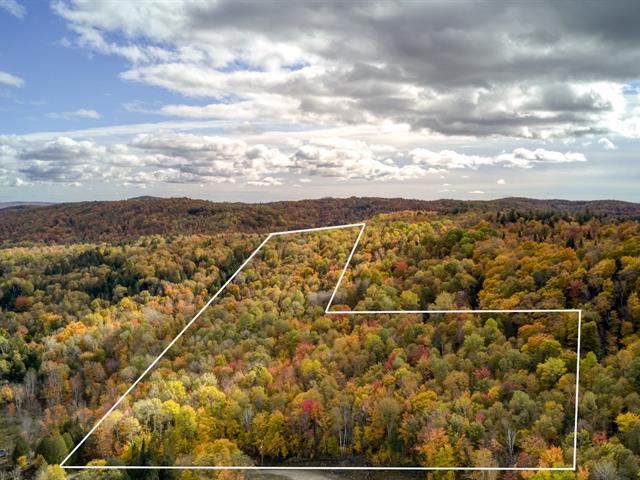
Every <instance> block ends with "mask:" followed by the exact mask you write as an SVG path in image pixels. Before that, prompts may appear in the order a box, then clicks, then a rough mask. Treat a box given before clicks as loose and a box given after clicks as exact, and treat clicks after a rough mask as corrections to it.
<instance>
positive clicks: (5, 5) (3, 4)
mask: <svg viewBox="0 0 640 480" xmlns="http://www.w3.org/2000/svg"><path fill="white" fill-rule="evenodd" d="M0 9H2V10H5V11H7V12H9V13H10V14H11V15H13V16H14V17H18V18H22V17H24V16H25V15H26V14H27V9H26V8H24V6H23V5H21V4H19V3H18V2H17V1H16V0H0Z"/></svg>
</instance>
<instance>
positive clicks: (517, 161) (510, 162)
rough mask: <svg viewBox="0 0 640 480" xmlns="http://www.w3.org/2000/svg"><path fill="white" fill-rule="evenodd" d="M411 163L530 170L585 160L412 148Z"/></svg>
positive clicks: (543, 153)
mask: <svg viewBox="0 0 640 480" xmlns="http://www.w3.org/2000/svg"><path fill="white" fill-rule="evenodd" d="M409 156H410V157H411V160H412V161H413V163H415V164H417V165H429V166H433V167H443V168H448V169H450V168H454V169H457V168H472V169H477V168H479V167H481V166H487V165H504V166H513V167H523V168H530V167H532V166H533V165H534V164H538V163H569V162H585V161H586V160H587V159H586V157H585V156H584V154H582V153H576V152H566V153H562V152H556V151H550V150H545V149H542V148H537V149H535V150H529V149H526V148H516V149H515V150H513V151H512V152H510V153H501V154H499V155H494V156H486V155H468V154H464V153H458V152H455V151H453V150H441V151H439V152H434V151H432V150H428V149H426V148H414V149H413V150H411V151H410V152H409Z"/></svg>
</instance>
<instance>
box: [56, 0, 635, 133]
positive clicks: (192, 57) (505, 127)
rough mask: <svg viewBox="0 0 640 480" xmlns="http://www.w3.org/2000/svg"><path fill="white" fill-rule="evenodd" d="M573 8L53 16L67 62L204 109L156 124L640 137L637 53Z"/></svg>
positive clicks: (98, 6) (105, 8)
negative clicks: (60, 22) (102, 68)
mask: <svg viewBox="0 0 640 480" xmlns="http://www.w3.org/2000/svg"><path fill="white" fill-rule="evenodd" d="M624 6H625V8H628V9H629V11H627V12H626V13H627V14H629V15H632V14H633V13H634V11H633V10H632V9H631V7H628V6H626V4H625V5H624ZM577 8H579V7H577V6H575V5H574V4H572V3H564V4H563V5H561V6H560V7H558V6H555V5H554V8H549V7H548V5H546V4H540V5H538V4H522V5H520V4H519V5H516V6H513V7H512V8H508V9H505V8H501V7H499V6H497V5H494V4H492V3H490V2H489V3H482V2H481V3H474V4H471V5H469V4H464V5H463V4H458V3H456V2H446V3H443V4H441V5H437V6H434V5H433V4H430V3H420V2H418V3H414V4H410V5H403V8H393V6H390V7H389V8H387V7H380V8H372V9H363V8H362V7H361V5H360V4H358V3H357V2H356V3H349V4H343V3H339V2H338V3H331V2H329V3H328V4H327V5H325V6H323V8H322V9H317V8H315V7H314V6H313V5H312V4H308V3H307V2H298V3H296V4H295V5H288V7H287V15H282V14H281V13H279V12H278V11H277V9H274V8H273V7H272V6H271V5H268V4H263V3H259V2H258V3H255V2H251V3H243V2H240V3H237V2H236V3H234V2H231V3H229V2H225V1H223V0H221V1H218V2H197V3H195V4H194V3H191V2H183V1H173V2H170V3H166V2H157V1H145V2H136V3H135V4H131V5H123V4H122V2H80V1H74V0H57V1H55V2H54V4H53V9H54V11H55V12H57V13H58V14H59V15H60V16H61V17H62V18H64V19H65V20H66V22H67V24H68V27H69V28H70V30H71V32H72V33H73V36H72V37H71V39H68V42H70V43H71V44H72V45H73V46H76V47H80V48H84V49H88V50H90V51H92V52H98V53H101V54H105V55H118V56H121V57H123V58H125V59H126V60H127V61H128V62H129V66H128V67H127V69H126V70H125V71H123V72H121V78H122V79H124V80H126V81H131V82H139V83H143V84H146V85H154V86H157V87H161V88H164V89H167V90H169V91H172V92H176V93H178V94H181V95H183V96H185V97H189V98H191V99H195V100H197V102H198V104H195V105H194V104H185V103H176V104H172V105H165V106H163V107H159V108H155V110H156V112H158V113H161V114H164V115H168V116H173V117H181V118H190V119H228V120H234V121H246V120H250V121H252V122H256V121H271V122H278V123H290V124H296V125H299V124H300V123H306V124H314V125H324V126H329V125H330V126H336V125H403V126H408V127H410V128H411V129H412V130H413V131H415V132H422V133H425V132H426V133H433V132H437V133H439V134H442V135H447V136H452V137H453V136H470V137H495V136H512V137H523V138H535V139H551V138H561V139H567V138H571V137H574V136H584V135H598V136H601V135H605V134H608V133H610V132H616V133H618V134H619V135H626V136H638V135H640V123H638V120H637V118H635V117H636V116H634V115H633V104H632V102H631V101H630V99H629V96H628V95H627V94H626V93H625V86H626V84H627V83H628V82H630V81H632V80H633V79H635V78H637V71H636V70H634V67H633V66H634V65H637V64H640V50H638V49H637V41H638V39H637V38H636V37H634V35H633V33H631V32H627V31H624V32H619V31H616V32H615V34H611V35H607V34H605V33H603V32H606V31H607V30H608V29H610V28H611V25H610V23H612V22H609V23H607V16H606V15H602V14H601V13H600V11H599V10H598V9H593V11H591V10H589V11H585V10H584V9H581V10H580V11H576V9H577ZM620 8H622V7H620ZM623 14H624V13H621V14H620V15H623ZM576 16H579V17H580V18H581V19H583V21H573V20H572V19H574V18H575V17H576ZM585 17H587V18H586V19H585ZM445 26H446V28H444V27H445ZM585 26H589V27H588V28H587V27H585ZM542 31H544V32H562V35H558V34H549V35H543V34H541V33H540V32H542ZM454 32H455V33H454ZM627 37H629V38H627ZM622 39H624V40H625V41H622ZM478 58H482V59H483V61H482V62H478Z"/></svg>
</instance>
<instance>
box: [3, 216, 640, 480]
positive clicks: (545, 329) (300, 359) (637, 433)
mask: <svg viewBox="0 0 640 480" xmlns="http://www.w3.org/2000/svg"><path fill="white" fill-rule="evenodd" d="M516 206H517V205H516ZM37 208H38V209H40V208H51V207H37ZM58 208H59V207H58ZM392 210H393V209H392ZM596 210H597V209H595V208H594V209H590V210H581V211H578V210H577V211H560V210H541V209H522V210H521V209H518V208H498V207H496V206H494V207H493V208H478V207H477V206H475V205H469V206H467V207H466V208H460V209H455V210H448V211H433V210H431V211H429V210H422V209H411V210H405V211H397V212H395V211H391V212H388V213H376V214H374V215H373V216H371V218H369V217H361V218H358V219H356V220H364V221H366V223H367V228H366V230H365V233H364V235H363V237H362V240H361V241H360V243H359V245H358V248H357V250H356V252H355V254H354V256H353V258H352V261H351V262H350V265H349V268H348V269H347V272H346V275H345V277H344V279H343V281H342V283H341V285H340V288H339V289H338V291H337V294H336V297H335V299H334V301H333V306H332V308H333V309H336V310H353V311H357V310H396V309H398V310H416V309H419V310H450V309H456V310H457V309H463V310H464V309H580V310H582V323H581V352H580V353H581V355H580V357H579V358H578V356H577V339H578V321H577V316H576V314H575V313H571V312H565V313H557V312H556V313H535V314H533V313H514V314H506V313H494V314H491V313H482V314H470V313H462V314H432V313H424V314H409V313H407V314H399V315H398V314H395V315H391V314H365V315H362V314H360V315H349V314H342V315H335V314H333V315H332V314H326V313H325V307H326V305H327V302H328V300H329V298H330V296H331V292H332V290H333V287H334V286H335V285H336V282H337V281H338V277H339V276H340V273H341V271H342V268H343V266H344V265H345V262H346V260H347V257H348V255H349V251H350V249H351V247H352V245H353V243H354V241H355V238H356V236H357V234H358V230H357V229H338V230H329V231H325V232H315V233H307V234H295V235H287V236H281V237H277V238H273V239H271V240H270V241H269V242H267V243H266V244H265V245H264V247H263V248H262V249H261V250H260V252H259V253H258V254H257V255H256V256H255V257H254V258H253V259H252V260H251V261H250V262H249V263H248V264H247V265H246V266H245V267H244V268H243V270H242V271H241V273H240V274H239V275H238V276H237V277H236V278H235V279H233V281H232V282H231V283H230V284H229V286H228V287H227V288H226V289H225V290H224V291H223V292H222V293H221V295H220V297H219V298H218V299H217V301H216V302H214V303H212V304H211V305H210V306H209V307H208V308H207V309H206V310H205V311H204V312H203V314H202V315H201V316H200V317H199V318H198V319H197V320H196V321H195V322H194V323H193V324H192V325H191V326H190V327H189V329H187V330H186V332H185V333H184V335H183V336H182V337H180V339H179V340H178V341H177V342H176V343H175V345H173V347H172V348H171V349H170V350H169V351H168V352H167V354H166V355H164V356H163V357H162V358H161V359H160V361H159V362H158V363H157V365H156V366H155V367H154V368H153V369H152V370H151V371H150V372H149V374H148V375H146V376H144V377H143V378H142V380H141V381H140V382H139V383H138V384H137V385H136V387H135V388H134V389H133V390H132V391H131V393H130V394H129V395H127V396H126V397H125V399H124V400H123V401H122V402H121V403H120V404H119V405H118V407H117V408H116V409H114V410H113V411H112V412H111V414H109V415H108V416H107V417H106V418H105V420H104V422H102V424H101V425H100V426H99V427H98V429H96V430H95V432H93V434H92V435H91V436H89V438H88V439H87V441H86V442H85V443H83V444H82V445H81V446H80V447H79V448H78V449H77V451H76V453H75V454H74V455H73V456H72V457H71V459H70V460H69V464H72V465H94V466H101V465H108V466H115V467H117V466H123V465H128V466H169V465H177V466H180V465H182V466H184V465H196V466H197V465H218V466H225V465H227V466H229V465H233V466H249V465H252V466H261V465H269V466H285V465H286V466H292V467H295V466H318V465H331V466H409V467H411V466H418V467H419V466H429V467H502V468H524V469H529V470H521V471H502V472H498V471H484V472H482V471H465V472H456V471H446V470H443V471H429V472H421V473H418V474H415V475H414V476H413V477H411V478H427V479H433V480H440V479H443V480H450V479H458V478H459V479H505V480H515V479H530V480H538V479H561V480H564V479H580V480H587V479H588V480H609V479H611V480H613V479H623V480H632V479H637V478H639V473H640V226H639V225H638V221H637V219H636V218H635V217H634V215H633V214H631V215H628V216H625V215H620V214H617V215H613V214H611V213H598V212H597V211H596ZM15 214H16V213H15V212H13V213H12V214H11V215H15ZM351 215H354V214H353V213H348V214H344V217H348V219H349V220H351ZM335 217H336V218H337V219H340V216H339V215H336V216H335ZM275 223H277V222H275ZM303 223H304V222H303ZM230 224H231V225H236V223H234V221H232V222H231V223H230ZM267 224H269V222H266V223H265V225H267ZM58 227H60V225H58ZM17 228H18V227H16V229H14V230H15V231H17ZM20 228H22V229H23V230H25V231H29V230H28V226H27V227H20ZM37 228H40V229H43V228H49V227H47V226H46V225H40V226H38V227H37ZM60 228H62V227H60ZM65 228H66V227H65ZM74 228H76V229H80V228H81V225H76V226H75V227H74ZM253 228H254V227H251V228H250V229H245V228H238V229H233V228H231V230H230V231H227V232H224V233H220V232H217V231H212V232H206V231H203V232H199V233H192V232H186V233H184V234H178V233H175V232H172V233H170V234H165V235H162V234H159V233H154V234H143V235H141V236H137V237H135V238H132V237H133V236H135V235H133V233H134V232H133V231H132V232H133V233H132V232H129V233H127V234H126V235H124V234H123V235H122V238H120V239H117V238H116V237H117V232H112V233H111V234H109V235H107V236H106V237H105V239H104V240H98V239H93V238H92V237H91V235H93V234H91V235H88V236H86V238H85V239H84V240H80V239H78V238H77V237H76V235H75V234H73V235H71V234H70V235H68V236H63V237H62V238H61V240H63V241H60V242H57V241H51V242H45V243H43V242H29V241H28V240H26V237H25V238H21V237H19V236H15V237H11V236H6V237H4V240H5V246H4V247H3V248H2V249H0V448H1V449H5V450H6V451H7V455H6V457H4V458H0V469H1V470H0V478H3V476H4V478H11V479H15V480H17V479H31V478H36V479H38V480H46V479H62V478H78V479H80V480H86V479H92V478H98V479H123V480H125V479H132V480H133V479H177V480H178V479H179V480H189V479H196V478H221V479H236V478H237V479H241V478H244V477H245V476H246V475H247V474H246V473H245V472H243V471H237V470H219V471H214V472H207V473H206V475H205V474H203V473H201V472H198V471H194V470H122V469H112V470H76V471H72V472H73V473H69V471H66V472H65V471H64V470H62V469H61V468H60V467H59V466H58V465H59V463H60V462H61V461H62V460H63V459H64V458H65V457H66V456H67V455H68V454H69V453H70V452H71V450H73V449H74V447H75V446H76V445H77V444H78V442H80V441H81V440H82V439H83V438H84V437H85V435H86V434H87V432H89V430H90V429H91V428H92V427H93V426H94V425H95V423H96V421H98V420H99V419H101V418H102V417H103V416H104V414H105V413H106V412H107V411H108V410H109V409H110V408H111V406H112V405H113V404H114V402H115V401H116V400H118V398H120V396H121V395H122V394H123V393H124V392H125V391H126V390H127V388H128V387H129V386H130V385H131V384H132V383H133V382H134V381H136V379H138V377H139V376H140V375H141V374H142V372H144V371H145V369H146V368H147V366H148V365H149V364H150V363H151V362H152V361H153V360H154V359H155V358H156V357H157V356H158V354H159V353H160V352H161V351H162V350H163V349H164V347H165V346H166V345H168V344H169V342H170V341H171V340H172V339H173V338H174V337H175V336H176V334H177V333H178V332H180V330H181V329H182V328H183V327H184V326H185V325H186V324H187V322H189V320H191V318H192V317H193V316H194V314H195V313H196V312H198V310H199V309H200V308H201V307H202V306H203V305H204V304H205V303H206V302H207V300H208V299H209V298H210V297H211V295H213V294H214V293H215V292H216V291H217V290H218V289H219V288H220V287H221V286H222V285H223V284H224V283H225V282H226V280H227V279H228V278H229V276H230V275H231V274H232V273H233V272H235V271H236V269H237V268H238V267H239V266H240V265H241V264H242V263H243V262H244V260H245V259H246V258H247V257H248V256H249V255H250V254H251V252H253V251H254V249H255V248H256V247H257V246H258V245H259V244H260V242H261V241H262V240H263V239H264V237H265V235H263V234H261V233H254V232H253V230H252V229H253ZM260 228H262V227H260ZM260 228H257V227H256V228H255V229H256V230H260ZM14 230H12V231H14ZM65 231H66V230H65ZM16 235H17V234H16ZM51 235H52V238H54V237H55V235H53V234H51ZM98 236H99V235H98ZM578 363H579V365H580V390H579V417H578V424H577V432H578V435H577V437H576V438H574V428H575V426H576V425H575V422H574V412H575V404H576V391H575V385H576V373H577V367H578ZM574 441H575V442H576V443H577V446H578V449H577V470H576V471H548V470H536V469H537V468H552V467H571V466H572V462H573V454H574V451H573V445H574ZM416 475H417V476H416Z"/></svg>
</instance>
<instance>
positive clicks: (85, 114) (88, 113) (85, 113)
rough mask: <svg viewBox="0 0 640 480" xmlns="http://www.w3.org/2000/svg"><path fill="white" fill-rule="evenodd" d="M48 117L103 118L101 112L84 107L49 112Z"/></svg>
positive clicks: (61, 118)
mask: <svg viewBox="0 0 640 480" xmlns="http://www.w3.org/2000/svg"><path fill="white" fill-rule="evenodd" d="M47 117H49V118H52V119H54V120H74V119H78V118H84V119H94V120H97V119H99V118H102V115H100V113H98V112H96V111H95V110H87V109H84V108H82V109H79V110H73V111H71V112H51V113H48V114H47Z"/></svg>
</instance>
